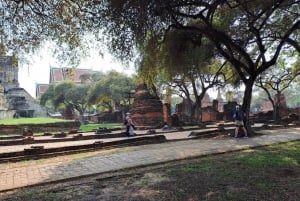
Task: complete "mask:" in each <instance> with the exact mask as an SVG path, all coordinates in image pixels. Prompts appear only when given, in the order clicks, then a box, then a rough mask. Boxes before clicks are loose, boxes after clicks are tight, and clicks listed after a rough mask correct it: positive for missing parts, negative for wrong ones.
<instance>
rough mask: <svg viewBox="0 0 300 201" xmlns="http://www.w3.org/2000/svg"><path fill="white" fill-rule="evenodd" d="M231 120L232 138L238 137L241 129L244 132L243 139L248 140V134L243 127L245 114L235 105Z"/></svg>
mask: <svg viewBox="0 0 300 201" xmlns="http://www.w3.org/2000/svg"><path fill="white" fill-rule="evenodd" d="M233 119H234V122H235V126H236V127H235V131H234V137H238V133H239V129H240V128H241V129H242V130H243V131H244V137H245V138H248V133H247V130H246V128H245V125H244V120H245V113H244V112H243V111H242V110H241V109H240V106H239V105H237V106H236V108H235V110H234V112H233Z"/></svg>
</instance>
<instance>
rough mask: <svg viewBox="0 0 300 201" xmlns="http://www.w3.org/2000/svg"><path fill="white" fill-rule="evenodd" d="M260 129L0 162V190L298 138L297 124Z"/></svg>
mask: <svg viewBox="0 0 300 201" xmlns="http://www.w3.org/2000/svg"><path fill="white" fill-rule="evenodd" d="M260 132H261V133H264V134H265V135H262V136H256V137H253V138H248V139H245V138H242V139H235V138H230V137H228V138H225V139H198V140H196V139H194V140H183V141H170V142H166V143H161V144H151V145H143V146H135V147H126V148H119V149H114V150H109V151H97V152H90V153H83V154H78V155H68V156H59V157H54V158H51V159H42V160H32V161H26V162H16V163H2V164H0V192H1V191H6V190H11V189H15V188H20V187H25V186H31V185H38V184H43V183H49V182H56V181H63V180H68V179H72V178H78V177H84V176H91V175H97V174H102V173H107V172H112V171H117V170H121V169H124V168H132V167H137V166H144V165H151V164H158V163H161V162H167V161H174V160H181V159H185V158H192V157H197V156H201V155H206V154H213V153H223V152H228V151H235V150H241V149H246V148H251V147H257V146H263V145H268V144H273V143H277V142H287V141H292V140H299V139H300V128H289V129H281V130H264V131H260ZM189 133H190V132H179V133H165V134H164V135H165V136H166V138H167V139H179V138H188V134H189ZM69 143H71V142H69ZM49 146H50V145H49ZM51 146H55V143H52V145H51ZM16 147H17V146H16ZM16 147H15V148H16ZM6 149H7V147H6ZM4 150H5V147H0V152H1V151H4ZM6 151H7V150H6Z"/></svg>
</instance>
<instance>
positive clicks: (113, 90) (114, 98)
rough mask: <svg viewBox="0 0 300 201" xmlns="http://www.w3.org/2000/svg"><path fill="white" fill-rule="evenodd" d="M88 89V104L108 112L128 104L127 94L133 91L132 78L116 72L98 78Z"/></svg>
mask: <svg viewBox="0 0 300 201" xmlns="http://www.w3.org/2000/svg"><path fill="white" fill-rule="evenodd" d="M99 78H100V79H99V80H97V81H96V82H95V83H94V84H93V85H92V86H91V87H90V89H89V92H88V102H89V103H90V104H95V105H98V106H102V107H103V108H105V109H106V110H108V111H109V112H112V111H113V110H116V108H118V109H119V108H120V107H121V105H125V104H128V102H127V101H128V93H129V92H130V91H131V90H134V89H135V84H134V81H133V78H130V77H129V76H127V75H123V74H122V73H119V72H116V71H110V72H108V73H107V74H106V75H105V76H100V77H99Z"/></svg>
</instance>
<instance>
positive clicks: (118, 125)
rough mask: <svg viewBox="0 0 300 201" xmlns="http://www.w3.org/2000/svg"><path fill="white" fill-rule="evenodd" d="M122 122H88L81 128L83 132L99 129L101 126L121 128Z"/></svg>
mask: <svg viewBox="0 0 300 201" xmlns="http://www.w3.org/2000/svg"><path fill="white" fill-rule="evenodd" d="M121 126H122V125H121V123H107V124H86V125H81V126H80V128H79V130H80V131H83V132H88V131H93V130H96V129H98V128H99V127H101V128H108V129H110V128H121Z"/></svg>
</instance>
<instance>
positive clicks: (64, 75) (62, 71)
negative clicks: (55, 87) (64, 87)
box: [36, 67, 98, 97]
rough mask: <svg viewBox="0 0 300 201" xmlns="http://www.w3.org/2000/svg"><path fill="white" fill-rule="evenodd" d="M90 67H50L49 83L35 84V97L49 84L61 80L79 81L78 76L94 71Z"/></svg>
mask: <svg viewBox="0 0 300 201" xmlns="http://www.w3.org/2000/svg"><path fill="white" fill-rule="evenodd" d="M95 72H98V71H93V70H91V69H82V68H65V67H64V68H56V67H50V76H49V84H36V97H38V96H40V95H41V94H43V93H45V91H46V90H47V89H48V87H49V85H50V84H53V83H59V82H63V81H68V80H71V81H74V82H75V83H81V79H80V76H81V75H83V74H86V73H95Z"/></svg>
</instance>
